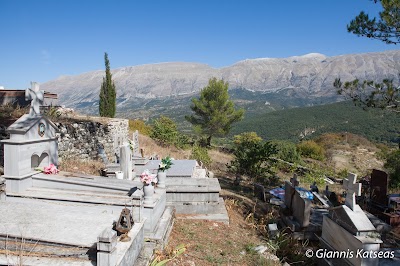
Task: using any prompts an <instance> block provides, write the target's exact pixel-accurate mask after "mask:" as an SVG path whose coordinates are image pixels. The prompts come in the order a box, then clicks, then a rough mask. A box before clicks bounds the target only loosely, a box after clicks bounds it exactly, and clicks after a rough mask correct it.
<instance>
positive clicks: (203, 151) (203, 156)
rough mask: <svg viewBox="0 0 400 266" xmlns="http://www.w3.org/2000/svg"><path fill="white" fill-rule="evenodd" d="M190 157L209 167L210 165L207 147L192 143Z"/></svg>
mask: <svg viewBox="0 0 400 266" xmlns="http://www.w3.org/2000/svg"><path fill="white" fill-rule="evenodd" d="M190 159H192V160H197V161H199V162H202V163H203V164H204V165H205V166H206V167H209V166H210V165H211V158H210V156H209V155H208V150H207V148H206V147H202V146H200V145H197V144H195V145H193V147H192V152H191V154H190Z"/></svg>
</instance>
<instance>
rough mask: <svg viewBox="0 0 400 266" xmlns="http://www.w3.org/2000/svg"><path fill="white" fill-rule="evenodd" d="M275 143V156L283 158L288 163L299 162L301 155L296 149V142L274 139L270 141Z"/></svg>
mask: <svg viewBox="0 0 400 266" xmlns="http://www.w3.org/2000/svg"><path fill="white" fill-rule="evenodd" d="M271 143H272V144H274V145H275V147H276V150H277V154H276V156H275V157H276V158H278V159H281V160H284V161H286V162H290V163H300V162H301V157H300V154H299V153H298V151H297V147H296V144H294V143H293V142H290V141H285V140H274V141H271Z"/></svg>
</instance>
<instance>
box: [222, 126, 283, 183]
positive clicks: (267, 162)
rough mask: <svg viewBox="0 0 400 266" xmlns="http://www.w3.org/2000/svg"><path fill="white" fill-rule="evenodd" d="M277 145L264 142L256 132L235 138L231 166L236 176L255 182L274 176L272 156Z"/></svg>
mask: <svg viewBox="0 0 400 266" xmlns="http://www.w3.org/2000/svg"><path fill="white" fill-rule="evenodd" d="M275 154H276V149H275V145H273V144H272V143H270V142H264V141H262V140H261V139H260V138H259V137H258V136H257V135H256V134H255V133H254V132H246V133H242V134H240V135H239V136H235V140H234V151H233V155H234V156H235V158H234V160H233V161H231V164H230V166H229V168H230V170H231V171H232V172H234V173H236V174H240V175H247V176H249V177H251V178H252V179H254V180H262V179H264V178H266V177H271V176H272V175H273V174H274V171H273V164H274V163H273V160H272V158H271V157H272V156H273V155H275Z"/></svg>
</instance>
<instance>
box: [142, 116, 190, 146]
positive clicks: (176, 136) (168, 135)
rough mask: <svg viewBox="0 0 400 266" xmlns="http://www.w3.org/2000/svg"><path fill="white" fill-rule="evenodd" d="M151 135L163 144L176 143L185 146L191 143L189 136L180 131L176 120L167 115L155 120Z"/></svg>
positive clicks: (175, 144)
mask: <svg viewBox="0 0 400 266" xmlns="http://www.w3.org/2000/svg"><path fill="white" fill-rule="evenodd" d="M150 137H151V138H152V139H154V140H155V141H157V142H158V143H159V144H161V145H163V146H170V145H174V146H175V147H177V148H185V147H187V145H188V143H189V138H188V137H187V136H186V135H184V134H181V133H180V132H179V131H178V128H177V125H176V123H175V122H174V120H172V119H171V118H169V117H166V116H160V117H159V118H158V119H155V120H154V122H153V126H152V127H151V130H150Z"/></svg>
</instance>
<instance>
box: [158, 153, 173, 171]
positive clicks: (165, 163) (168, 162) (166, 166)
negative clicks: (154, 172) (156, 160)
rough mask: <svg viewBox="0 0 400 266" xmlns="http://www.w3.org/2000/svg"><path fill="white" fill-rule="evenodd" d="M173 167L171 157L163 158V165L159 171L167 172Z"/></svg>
mask: <svg viewBox="0 0 400 266" xmlns="http://www.w3.org/2000/svg"><path fill="white" fill-rule="evenodd" d="M172 165H173V163H172V158H171V157H169V156H167V157H165V158H162V159H161V163H160V165H159V166H158V171H162V172H165V171H166V170H168V169H170V168H171V166H172Z"/></svg>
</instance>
